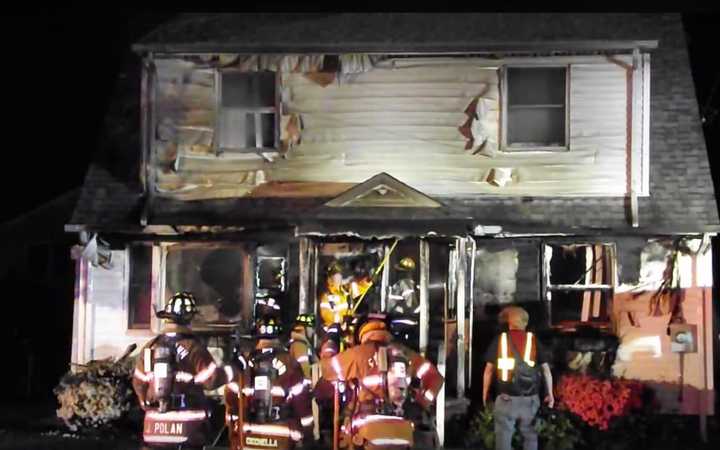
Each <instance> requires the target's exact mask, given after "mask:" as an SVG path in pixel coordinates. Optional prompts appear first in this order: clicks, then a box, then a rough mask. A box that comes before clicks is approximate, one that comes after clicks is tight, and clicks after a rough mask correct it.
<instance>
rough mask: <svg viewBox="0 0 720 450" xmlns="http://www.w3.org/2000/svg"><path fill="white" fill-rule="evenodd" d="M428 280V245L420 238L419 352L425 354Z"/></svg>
mask: <svg viewBox="0 0 720 450" xmlns="http://www.w3.org/2000/svg"><path fill="white" fill-rule="evenodd" d="M429 280H430V245H429V244H428V242H427V240H425V239H420V354H421V355H423V356H427V349H428V340H429V338H430V336H429V334H430V302H429V301H428V300H429V298H428V297H429V295H428V294H429V291H428V283H429Z"/></svg>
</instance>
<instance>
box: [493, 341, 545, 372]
mask: <svg viewBox="0 0 720 450" xmlns="http://www.w3.org/2000/svg"><path fill="white" fill-rule="evenodd" d="M508 339H509V338H508V333H502V334H501V335H500V342H499V343H498V346H499V348H498V359H497V369H498V372H499V377H500V380H501V381H502V382H505V383H507V382H509V381H511V380H512V371H513V370H514V369H515V355H514V354H513V352H510V351H508V346H509V345H510V344H509V343H508ZM536 352H537V349H536V346H535V345H534V336H533V334H532V333H530V332H529V331H528V332H527V333H526V335H525V350H524V351H523V361H524V362H525V364H527V365H528V366H530V367H535V354H536Z"/></svg>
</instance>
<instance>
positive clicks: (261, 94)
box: [217, 71, 277, 152]
mask: <svg viewBox="0 0 720 450" xmlns="http://www.w3.org/2000/svg"><path fill="white" fill-rule="evenodd" d="M275 81H276V74H275V73H274V72H269V71H264V72H232V71H228V72H220V73H219V95H220V102H219V103H220V104H219V111H218V131H219V133H218V136H219V137H218V143H217V145H218V147H219V150H220V151H228V150H229V151H233V150H234V151H242V150H245V151H248V150H250V151H252V152H256V151H257V150H258V149H266V150H275V148H276V147H277V137H276V132H275V130H276V117H277V116H276V112H277V111H276V106H275V103H276V101H275Z"/></svg>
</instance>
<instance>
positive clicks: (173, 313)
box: [155, 291, 198, 325]
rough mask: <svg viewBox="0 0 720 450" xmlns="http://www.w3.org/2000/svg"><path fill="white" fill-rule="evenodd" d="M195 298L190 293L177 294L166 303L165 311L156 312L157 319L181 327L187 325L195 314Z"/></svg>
mask: <svg viewBox="0 0 720 450" xmlns="http://www.w3.org/2000/svg"><path fill="white" fill-rule="evenodd" d="M197 312H198V309H197V305H196V301H195V296H194V295H192V293H191V292H187V291H183V292H178V293H176V294H175V295H173V296H172V297H170V300H168V301H167V303H166V304H165V309H163V310H160V311H156V312H155V315H156V316H157V317H158V318H159V319H167V320H170V321H172V322H175V323H177V324H181V325H187V324H189V323H190V321H191V320H192V318H193V317H194V316H195V314H197Z"/></svg>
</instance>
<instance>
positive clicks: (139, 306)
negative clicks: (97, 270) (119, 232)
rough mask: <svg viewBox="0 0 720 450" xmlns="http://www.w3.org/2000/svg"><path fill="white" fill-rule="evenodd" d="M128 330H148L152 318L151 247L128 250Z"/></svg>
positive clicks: (134, 246)
mask: <svg viewBox="0 0 720 450" xmlns="http://www.w3.org/2000/svg"><path fill="white" fill-rule="evenodd" d="M128 261H129V264H130V275H129V278H130V279H129V282H128V329H131V330H133V329H149V328H150V318H151V317H152V313H153V311H152V247H151V246H149V245H131V246H130V247H129V248H128Z"/></svg>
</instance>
